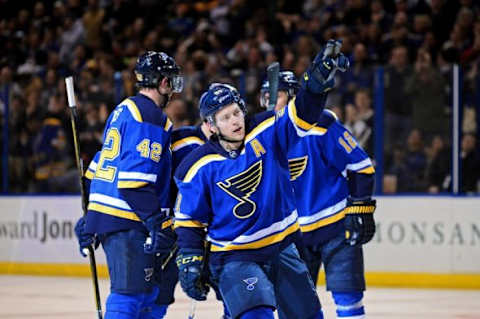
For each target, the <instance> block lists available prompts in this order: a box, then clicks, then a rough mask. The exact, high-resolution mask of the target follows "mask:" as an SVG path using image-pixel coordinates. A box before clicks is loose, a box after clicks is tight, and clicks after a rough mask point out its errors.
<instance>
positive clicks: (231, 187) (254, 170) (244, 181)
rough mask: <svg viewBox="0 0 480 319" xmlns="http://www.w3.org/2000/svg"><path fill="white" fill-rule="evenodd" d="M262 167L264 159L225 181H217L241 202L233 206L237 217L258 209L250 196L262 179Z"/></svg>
mask: <svg viewBox="0 0 480 319" xmlns="http://www.w3.org/2000/svg"><path fill="white" fill-rule="evenodd" d="M262 167H263V166H262V161H261V160H260V161H258V162H256V163H255V164H253V165H252V166H250V167H249V168H247V169H246V170H244V171H243V172H241V173H239V174H237V175H235V176H232V177H230V178H227V179H226V180H225V181H224V182H218V183H217V185H218V187H220V188H221V189H223V190H224V191H225V192H227V194H228V195H230V196H232V197H233V198H235V199H236V200H238V201H239V202H240V203H238V204H237V205H235V207H233V215H235V217H237V218H241V219H244V218H248V217H250V216H252V215H253V213H254V212H255V210H256V209H257V204H255V202H254V201H252V200H251V199H249V197H250V195H252V193H253V192H254V191H256V190H257V187H258V185H259V184H260V181H261V180H262Z"/></svg>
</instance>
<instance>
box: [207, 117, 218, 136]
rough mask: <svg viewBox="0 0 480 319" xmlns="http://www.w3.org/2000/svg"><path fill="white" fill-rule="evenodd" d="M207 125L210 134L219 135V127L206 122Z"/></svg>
mask: <svg viewBox="0 0 480 319" xmlns="http://www.w3.org/2000/svg"><path fill="white" fill-rule="evenodd" d="M205 123H206V124H207V128H208V130H209V131H210V132H212V133H213V134H217V133H218V129H217V127H216V126H215V125H214V124H213V123H212V122H210V121H207V120H205Z"/></svg>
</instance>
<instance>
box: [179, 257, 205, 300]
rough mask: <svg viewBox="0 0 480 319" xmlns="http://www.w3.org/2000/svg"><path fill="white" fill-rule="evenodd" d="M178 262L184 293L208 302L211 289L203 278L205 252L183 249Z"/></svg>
mask: <svg viewBox="0 0 480 319" xmlns="http://www.w3.org/2000/svg"><path fill="white" fill-rule="evenodd" d="M176 261H177V266H178V279H179V280H180V285H181V286H182V289H183V291H184V292H185V293H186V294H187V296H189V297H190V298H192V299H195V300H198V301H203V300H206V299H207V294H208V291H209V289H210V288H209V287H208V286H207V285H206V283H205V281H204V280H203V278H202V269H203V250H202V249H193V248H192V249H188V248H182V249H180V251H179V253H178V255H177V259H176Z"/></svg>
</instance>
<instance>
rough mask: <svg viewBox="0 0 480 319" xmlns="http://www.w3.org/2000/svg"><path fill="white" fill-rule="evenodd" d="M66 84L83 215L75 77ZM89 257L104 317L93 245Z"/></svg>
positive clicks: (101, 316) (97, 296)
mask: <svg viewBox="0 0 480 319" xmlns="http://www.w3.org/2000/svg"><path fill="white" fill-rule="evenodd" d="M65 86H66V88H67V98H68V106H69V108H70V120H71V122H72V133H73V144H74V147H75V160H76V162H77V169H78V177H79V180H80V194H81V197H82V211H83V216H85V215H86V214H87V198H86V195H85V188H84V187H85V185H84V181H83V161H82V159H81V158H80V144H79V140H78V131H77V124H78V113H77V105H76V103H75V91H74V89H73V77H71V76H69V77H68V78H66V79H65ZM87 249H88V257H89V259H90V271H91V273H92V282H93V289H94V293H95V303H96V306H97V315H98V319H102V318H103V314H102V303H101V301H100V289H99V287H98V275H97V263H96V261H95V251H94V249H93V247H92V246H90V247H88V248H87Z"/></svg>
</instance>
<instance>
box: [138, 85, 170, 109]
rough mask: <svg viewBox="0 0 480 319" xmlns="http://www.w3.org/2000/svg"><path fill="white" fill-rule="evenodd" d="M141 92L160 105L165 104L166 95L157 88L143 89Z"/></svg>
mask: <svg viewBox="0 0 480 319" xmlns="http://www.w3.org/2000/svg"><path fill="white" fill-rule="evenodd" d="M140 93H141V94H143V95H145V96H147V97H149V98H150V99H151V100H152V101H153V102H154V103H155V104H156V105H157V106H158V107H160V106H161V105H163V99H165V97H164V96H162V95H160V94H159V93H158V92H157V90H156V89H142V90H141V91H140Z"/></svg>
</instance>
